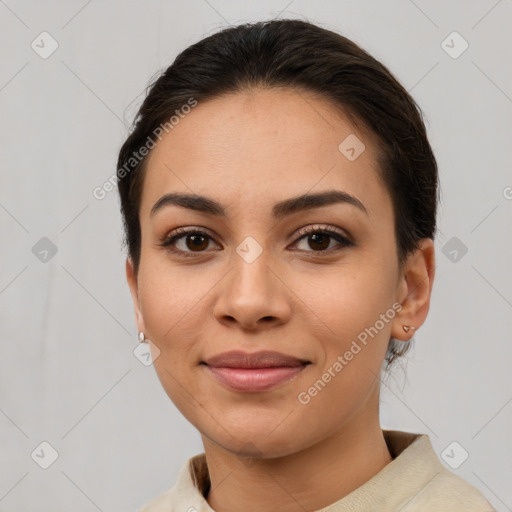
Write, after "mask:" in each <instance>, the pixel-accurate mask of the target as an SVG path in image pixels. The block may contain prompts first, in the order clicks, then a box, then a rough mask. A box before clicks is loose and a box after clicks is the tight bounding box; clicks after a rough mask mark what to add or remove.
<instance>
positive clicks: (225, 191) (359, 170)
mask: <svg viewBox="0 0 512 512" xmlns="http://www.w3.org/2000/svg"><path fill="white" fill-rule="evenodd" d="M340 144H341V146H340ZM363 148H364V149H363ZM352 149H353V151H352ZM347 151H348V152H347ZM359 153H360V154H359ZM354 156H356V158H355V159H354ZM376 157H377V146H376V144H375V141H374V140H373V137H372V136H371V135H370V134H368V133H367V132H366V131H361V130H360V129H359V128H358V127H356V126H355V125H354V124H353V123H352V122H351V121H350V119H349V118H348V117H347V116H344V115H343V114H342V112H341V111H340V109H339V108H335V106H334V105H333V103H331V102H330V101H329V100H327V99H325V98H321V97H318V96H317V95H315V94H313V93H310V92H308V91H299V90H292V89H252V90H250V91H243V92H237V93H234V94H229V95H224V96H221V97H217V98H215V99H212V100H208V101H205V102H202V103H201V102H198V104H197V106H195V107H194V108H192V109H191V111H190V113H188V114H186V115H183V117H182V118H181V119H180V121H179V123H178V124H176V125H175V126H174V128H173V129H172V130H170V131H169V133H168V134H165V135H164V136H163V137H162V140H161V141H159V142H158V143H157V145H156V147H155V148H154V149H153V150H152V151H151V153H150V155H149V156H148V161H147V166H146V175H145V178H144V187H143V196H142V204H141V210H140V213H141V218H143V217H148V216H149V212H150V210H151V207H152V206H153V204H154V203H155V202H156V201H157V200H158V199H159V198H160V197H161V196H162V195H163V194H165V193H167V192H171V191H181V192H187V193H195V194H201V195H207V196H209V197H212V198H214V199H216V200H217V201H219V202H221V203H223V204H226V205H227V206H229V205H232V207H233V208H235V209H236V208H242V207H243V208H244V209H245V210H248V209H249V210H253V211H254V210H255V209H256V210H259V209H260V208H265V209H267V208H268V205H269V204H274V203H275V202H277V201H279V200H282V199H286V198H288V197H291V196H297V195H301V194H304V193H307V192H308V191H311V192H315V191H322V190H327V189H339V190H343V191H344V192H347V193H349V194H351V195H354V196H356V197H358V198H359V199H360V200H361V201H362V202H363V203H364V204H365V206H366V207H367V209H368V210H369V212H370V214H372V212H373V214H374V215H377V216H379V215H383V212H382V211H380V210H382V208H384V209H386V208H389V206H390V204H389V201H390V199H389V197H388V195H387V192H386V190H385V187H384V185H383V183H382V182H381V180H380V178H379V175H378V170H377V161H376Z"/></svg>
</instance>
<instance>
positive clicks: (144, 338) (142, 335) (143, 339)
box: [139, 331, 147, 343]
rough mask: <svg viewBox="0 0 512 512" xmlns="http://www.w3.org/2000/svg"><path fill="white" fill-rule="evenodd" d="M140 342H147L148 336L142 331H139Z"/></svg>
mask: <svg viewBox="0 0 512 512" xmlns="http://www.w3.org/2000/svg"><path fill="white" fill-rule="evenodd" d="M139 343H147V341H146V337H145V336H144V333H143V332H142V331H140V332H139Z"/></svg>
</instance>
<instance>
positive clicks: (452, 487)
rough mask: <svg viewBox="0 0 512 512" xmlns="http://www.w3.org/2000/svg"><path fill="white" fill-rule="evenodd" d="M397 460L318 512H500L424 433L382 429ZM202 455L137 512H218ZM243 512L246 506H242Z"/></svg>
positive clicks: (185, 467) (188, 464) (392, 454)
mask: <svg viewBox="0 0 512 512" xmlns="http://www.w3.org/2000/svg"><path fill="white" fill-rule="evenodd" d="M383 435H384V439H385V440H386V443H387V445H388V448H389V451H390V453H391V456H392V457H393V460H392V461H391V462H390V463H389V464H387V465H386V466H385V467H384V468H383V469H382V470H381V471H379V473H377V474H376V475H375V476H374V477H372V478H370V480H368V481H367V482H366V483H365V484H363V485H361V486H360V487H358V488H357V489H354V490H353V491H352V492H351V493H350V494H348V495H347V496H345V497H344V498H341V499H340V500H338V501H336V502H335V503H332V504H331V505H329V506H327V507H325V508H322V509H321V510H319V511H316V512H398V511H400V512H427V511H428V512H496V511H495V509H494V508H493V507H492V505H491V504H490V503H489V502H488V501H487V500H486V499H485V497H484V496H483V495H482V494H481V493H480V491H478V490H477V489H476V488H475V487H473V486H472V485H470V484H469V483H468V482H466V481H465V480H463V479H462V478H461V477H459V476H457V475H455V474H454V473H452V472H451V471H449V470H448V469H446V468H445V467H444V466H443V465H442V464H441V462H440V460H439V459H438V457H437V455H436V453H435V452H434V449H433V447H432V444H431V442H430V439H429V437H428V435H426V434H413V433H410V432H400V431H397V430H383ZM209 488H210V478H209V475H208V466H207V465H206V458H205V455H204V453H201V454H199V455H196V456H194V457H192V458H190V459H189V460H188V461H187V463H186V464H185V465H184V466H183V467H182V468H181V469H180V472H179V475H178V480H177V482H176V484H175V485H174V486H173V487H172V488H170V489H168V490H167V491H165V492H164V493H162V494H160V495H159V496H157V497H156V498H155V499H153V501H151V502H150V503H148V504H147V505H146V506H144V507H142V508H141V509H140V510H139V511H138V512H215V511H214V510H213V509H212V508H211V507H210V506H209V505H208V502H207V501H206V500H205V498H204V496H205V495H207V493H208V490H209ZM240 510H243V506H241V507H240Z"/></svg>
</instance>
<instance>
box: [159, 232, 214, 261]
mask: <svg viewBox="0 0 512 512" xmlns="http://www.w3.org/2000/svg"><path fill="white" fill-rule="evenodd" d="M212 241H213V238H212V237H211V236H210V235H209V234H208V233H206V232H204V231H199V230H197V229H195V230H192V229H190V230H187V229H184V228H180V229H179V230H178V231H177V234H171V235H170V236H167V237H165V238H164V239H162V240H160V242H159V245H160V246H162V247H165V248H166V249H168V250H169V251H171V252H173V253H177V254H178V255H180V256H194V254H193V253H196V254H200V253H203V252H206V249H207V248H208V245H209V243H210V242H212Z"/></svg>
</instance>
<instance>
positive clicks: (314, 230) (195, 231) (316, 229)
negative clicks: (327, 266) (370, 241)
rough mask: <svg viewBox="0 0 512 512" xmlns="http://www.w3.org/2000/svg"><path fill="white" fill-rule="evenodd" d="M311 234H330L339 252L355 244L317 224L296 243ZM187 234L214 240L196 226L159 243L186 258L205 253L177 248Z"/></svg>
mask: <svg viewBox="0 0 512 512" xmlns="http://www.w3.org/2000/svg"><path fill="white" fill-rule="evenodd" d="M311 234H322V235H328V236H329V237H331V238H334V239H335V240H336V241H337V242H339V244H340V247H339V248H338V249H335V250H334V252H337V251H339V250H342V249H344V248H346V247H351V246H354V245H355V244H354V243H353V242H352V241H351V240H349V239H348V238H347V237H346V236H344V235H342V234H341V233H339V232H337V231H333V230H331V229H326V228H321V227H320V228H319V227H317V226H308V227H306V228H303V229H302V230H300V231H299V233H298V238H297V239H296V240H295V242H294V244H296V243H298V242H299V241H300V240H302V239H303V238H306V237H307V236H308V235H311ZM186 235H201V236H205V237H207V238H210V239H211V240H213V238H212V237H211V236H210V235H209V234H208V233H207V232H205V231H202V230H200V229H194V228H178V229H177V230H176V232H175V234H172V233H171V234H170V235H168V236H165V237H163V238H161V239H160V240H159V242H158V245H159V246H161V247H164V248H165V249H167V250H168V251H170V252H172V253H175V254H177V255H178V256H183V257H186V258H189V257H196V255H201V254H203V253H205V252H206V251H197V252H195V251H182V250H181V249H176V248H175V247H173V245H172V244H173V243H174V242H175V241H177V240H179V239H180V238H183V237H185V236H186ZM305 252H311V253H313V254H315V253H318V254H319V255H321V254H322V253H327V254H329V255H330V254H331V253H332V252H333V249H332V248H331V249H325V250H321V251H305Z"/></svg>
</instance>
